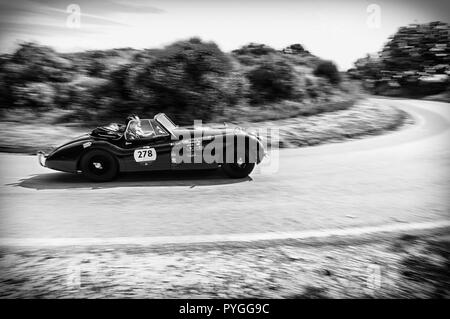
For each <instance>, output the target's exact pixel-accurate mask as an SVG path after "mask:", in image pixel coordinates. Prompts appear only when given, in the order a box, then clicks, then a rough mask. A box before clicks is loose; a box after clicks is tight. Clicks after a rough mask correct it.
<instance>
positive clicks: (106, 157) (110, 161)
mask: <svg viewBox="0 0 450 319" xmlns="http://www.w3.org/2000/svg"><path fill="white" fill-rule="evenodd" d="M80 168H81V171H82V172H83V175H84V176H85V177H86V178H88V179H90V180H91V181H94V182H107V181H111V180H113V179H114V178H115V177H116V176H117V173H118V168H119V167H118V165H117V161H116V159H115V158H114V156H113V155H111V154H110V153H108V152H106V151H102V150H92V151H89V152H88V153H86V154H85V155H84V156H83V158H82V159H81V162H80Z"/></svg>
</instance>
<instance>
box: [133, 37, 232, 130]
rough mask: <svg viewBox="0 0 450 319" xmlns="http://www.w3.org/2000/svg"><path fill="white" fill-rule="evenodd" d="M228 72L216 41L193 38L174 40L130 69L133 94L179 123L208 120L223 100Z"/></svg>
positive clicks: (226, 59)
mask: <svg viewBox="0 0 450 319" xmlns="http://www.w3.org/2000/svg"><path fill="white" fill-rule="evenodd" d="M230 71H231V65H230V62H229V60H228V58H227V57H226V55H225V54H224V53H223V52H222V51H221V50H220V49H219V48H218V47H217V45H216V44H214V43H205V42H202V41H200V40H199V39H195V38H194V39H191V40H189V41H181V42H176V43H174V44H172V45H170V46H168V47H166V48H164V49H163V50H161V51H160V52H158V54H157V56H156V57H155V59H153V60H150V61H146V62H144V63H143V64H141V65H138V66H137V67H135V68H134V69H133V70H132V71H131V77H132V79H131V83H132V85H133V86H134V87H135V91H134V92H133V97H134V98H135V99H136V100H140V101H142V102H143V103H145V104H146V105H148V106H149V108H153V109H154V108H155V107H156V106H157V107H158V108H159V109H161V110H165V111H166V112H167V113H169V114H171V115H172V116H173V117H174V118H175V119H177V120H178V121H179V122H182V123H189V122H190V121H191V120H192V119H193V118H202V119H204V120H208V119H210V118H211V116H212V115H213V111H214V108H215V106H216V105H217V104H220V103H221V102H222V100H223V96H224V94H225V93H224V92H223V87H222V81H223V80H224V79H225V78H226V76H227V74H228V73H229V72H230Z"/></svg>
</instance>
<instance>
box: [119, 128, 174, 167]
mask: <svg viewBox="0 0 450 319" xmlns="http://www.w3.org/2000/svg"><path fill="white" fill-rule="evenodd" d="M129 125H130V124H129ZM140 125H141V131H140V132H142V133H143V134H149V136H132V135H131V134H127V133H130V132H129V131H128V130H129V127H127V130H126V136H125V141H124V149H125V150H126V156H124V157H123V158H122V161H121V163H122V165H121V170H122V171H125V172H126V171H129V172H131V171H153V170H169V169H170V161H171V149H172V146H171V141H170V135H169V134H167V133H166V132H163V131H160V130H159V128H157V129H156V130H155V127H154V123H151V120H140Z"/></svg>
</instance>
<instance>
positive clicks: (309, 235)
mask: <svg viewBox="0 0 450 319" xmlns="http://www.w3.org/2000/svg"><path fill="white" fill-rule="evenodd" d="M444 227H450V220H439V221H433V222H420V223H395V224H388V225H380V226H366V227H351V228H337V229H323V230H307V231H298V232H274V233H250V234H226V235H199V236H159V237H112V238H111V237H109V238H101V237H99V238H76V237H74V238H0V246H8V247H25V246H32V247H55V246H109V245H139V246H147V245H148V246H152V245H164V244H202V243H226V242H255V241H270V240H307V239H320V238H327V237H353V236H362V235H371V234H376V233H392V232H405V231H418V230H427V229H434V228H444Z"/></svg>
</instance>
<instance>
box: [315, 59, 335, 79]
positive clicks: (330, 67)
mask: <svg viewBox="0 0 450 319" xmlns="http://www.w3.org/2000/svg"><path fill="white" fill-rule="evenodd" d="M314 75H315V76H320V77H324V78H326V79H328V81H330V83H332V84H338V83H339V82H340V81H341V76H340V75H339V71H338V69H337V67H336V65H335V64H334V63H333V62H331V61H323V62H320V63H319V64H318V65H317V67H316V68H315V69H314Z"/></svg>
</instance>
